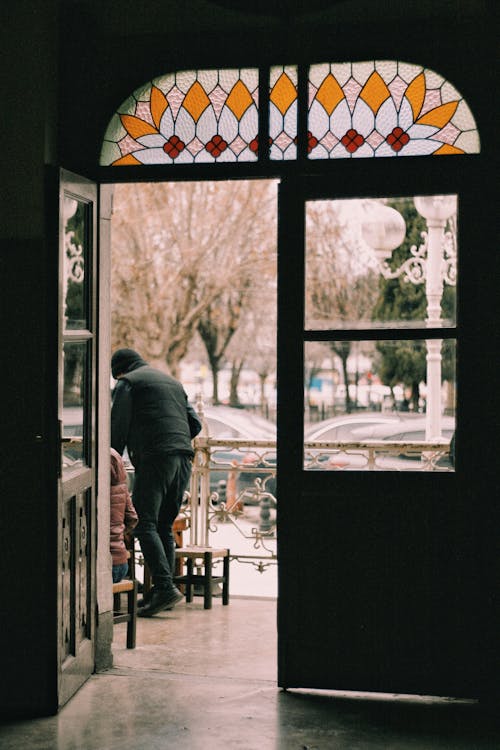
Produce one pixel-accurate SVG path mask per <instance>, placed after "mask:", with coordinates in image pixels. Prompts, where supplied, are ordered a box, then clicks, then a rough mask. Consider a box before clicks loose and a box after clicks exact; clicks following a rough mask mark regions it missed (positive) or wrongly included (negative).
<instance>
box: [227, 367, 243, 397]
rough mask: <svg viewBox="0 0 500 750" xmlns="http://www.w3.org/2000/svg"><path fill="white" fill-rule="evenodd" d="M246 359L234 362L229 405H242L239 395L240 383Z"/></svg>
mask: <svg viewBox="0 0 500 750" xmlns="http://www.w3.org/2000/svg"><path fill="white" fill-rule="evenodd" d="M243 364H244V361H243V360H241V361H240V362H233V363H232V365H231V380H230V386H229V406H236V407H239V406H241V404H240V399H239V396H238V383H239V380H240V375H241V371H242V369H243Z"/></svg>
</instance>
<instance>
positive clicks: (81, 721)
mask: <svg viewBox="0 0 500 750" xmlns="http://www.w3.org/2000/svg"><path fill="white" fill-rule="evenodd" d="M125 628H126V625H125V624H122V625H118V626H117V627H116V630H115V643H114V660H115V663H114V667H113V668H112V669H111V670H109V671H108V672H105V673H102V674H98V675H94V676H92V677H91V678H90V680H89V681H88V682H87V683H86V684H85V685H84V687H83V688H82V689H81V690H80V691H79V692H78V693H77V695H76V696H74V698H73V699H72V700H71V701H70V702H69V703H68V704H67V705H66V706H65V707H64V708H63V709H62V711H61V712H60V713H59V715H58V716H55V717H51V718H47V719H37V720H32V721H18V722H12V723H7V724H4V725H3V726H0V748H1V750H160V749H161V750H168V749H169V748H172V749H174V748H175V750H202V749H203V750H216V749H217V750H498V748H500V740H499V736H498V733H497V732H496V730H495V727H494V724H493V719H492V716H491V713H488V714H487V715H486V716H485V715H484V713H483V712H482V711H480V710H479V709H478V706H477V705H476V704H472V703H470V702H450V701H436V700H431V699H425V698H419V699H413V700H412V699H409V698H405V699H402V700H394V699H393V698H391V699H389V698H388V697H385V698H384V697H383V696H378V697H376V698H375V697H371V698H368V697H367V696H360V695H358V696H355V695H353V694H346V693H332V694H324V693H322V694H319V693H306V692H303V691H289V692H283V691H281V690H279V689H278V688H277V687H276V602H275V601H273V600H271V599H266V600H262V599H260V600H256V599H243V598H236V597H233V598H232V599H231V603H230V604H229V606H227V607H223V606H222V604H221V602H220V600H215V601H214V605H213V608H212V609H211V610H204V609H203V603H202V600H201V599H199V598H196V599H195V601H194V602H193V603H192V604H189V605H187V604H184V603H181V604H180V605H178V606H177V607H176V608H175V609H174V610H173V611H172V612H164V613H161V614H160V615H157V616H156V617H154V618H151V619H140V621H139V626H138V633H137V644H138V645H137V648H136V649H133V650H127V649H126V648H125Z"/></svg>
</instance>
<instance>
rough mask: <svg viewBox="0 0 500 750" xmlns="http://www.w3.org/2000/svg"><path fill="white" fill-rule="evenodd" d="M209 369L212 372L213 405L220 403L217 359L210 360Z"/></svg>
mask: <svg viewBox="0 0 500 750" xmlns="http://www.w3.org/2000/svg"><path fill="white" fill-rule="evenodd" d="M210 371H211V373H212V403H213V404H214V406H217V404H220V401H219V360H218V359H214V360H211V361H210Z"/></svg>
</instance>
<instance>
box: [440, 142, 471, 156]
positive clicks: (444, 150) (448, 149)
mask: <svg viewBox="0 0 500 750" xmlns="http://www.w3.org/2000/svg"><path fill="white" fill-rule="evenodd" d="M447 154H465V151H463V150H462V149H461V148H457V147H456V146H452V145H451V144H449V143H443V145H442V146H440V147H439V148H438V150H437V151H434V153H433V156H446V155H447Z"/></svg>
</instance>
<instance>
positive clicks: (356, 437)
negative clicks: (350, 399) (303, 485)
mask: <svg viewBox="0 0 500 750" xmlns="http://www.w3.org/2000/svg"><path fill="white" fill-rule="evenodd" d="M425 424H426V419H425V416H424V415H422V414H413V413H407V412H404V413H392V414H381V413H380V412H379V413H373V414H368V413H362V414H351V415H344V416H339V417H333V418H332V419H327V420H324V422H321V423H318V424H317V425H314V426H311V427H309V428H308V430H306V432H305V441H307V442H309V441H321V442H336V441H341V442H352V443H363V442H364V441H366V440H377V441H387V442H397V441H403V440H404V441H406V442H414V441H419V442H420V441H423V440H425ZM442 427H443V437H444V438H446V439H450V438H451V435H452V434H453V431H454V429H455V420H454V418H453V417H443V418H442ZM420 457H421V453H419V452H415V453H413V452H412V453H407V454H401V455H391V456H389V455H386V456H383V455H379V456H378V457H377V462H376V465H377V468H378V469H386V470H390V469H394V470H402V469H416V468H417V467H416V466H415V459H418V460H420ZM304 458H305V465H306V468H309V469H312V470H318V469H319V470H321V469H322V470H337V471H338V470H349V471H353V470H358V471H363V470H367V469H368V451H362V450H360V449H347V450H338V451H327V450H325V449H323V450H321V449H320V448H317V449H307V450H306V451H305V456H304ZM405 461H409V462H410V463H404V462H405ZM308 464H309V465H308ZM449 465H450V463H449V459H448V457H446V458H444V457H442V458H441V459H439V460H438V461H437V466H439V467H440V468H446V467H447V466H449Z"/></svg>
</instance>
